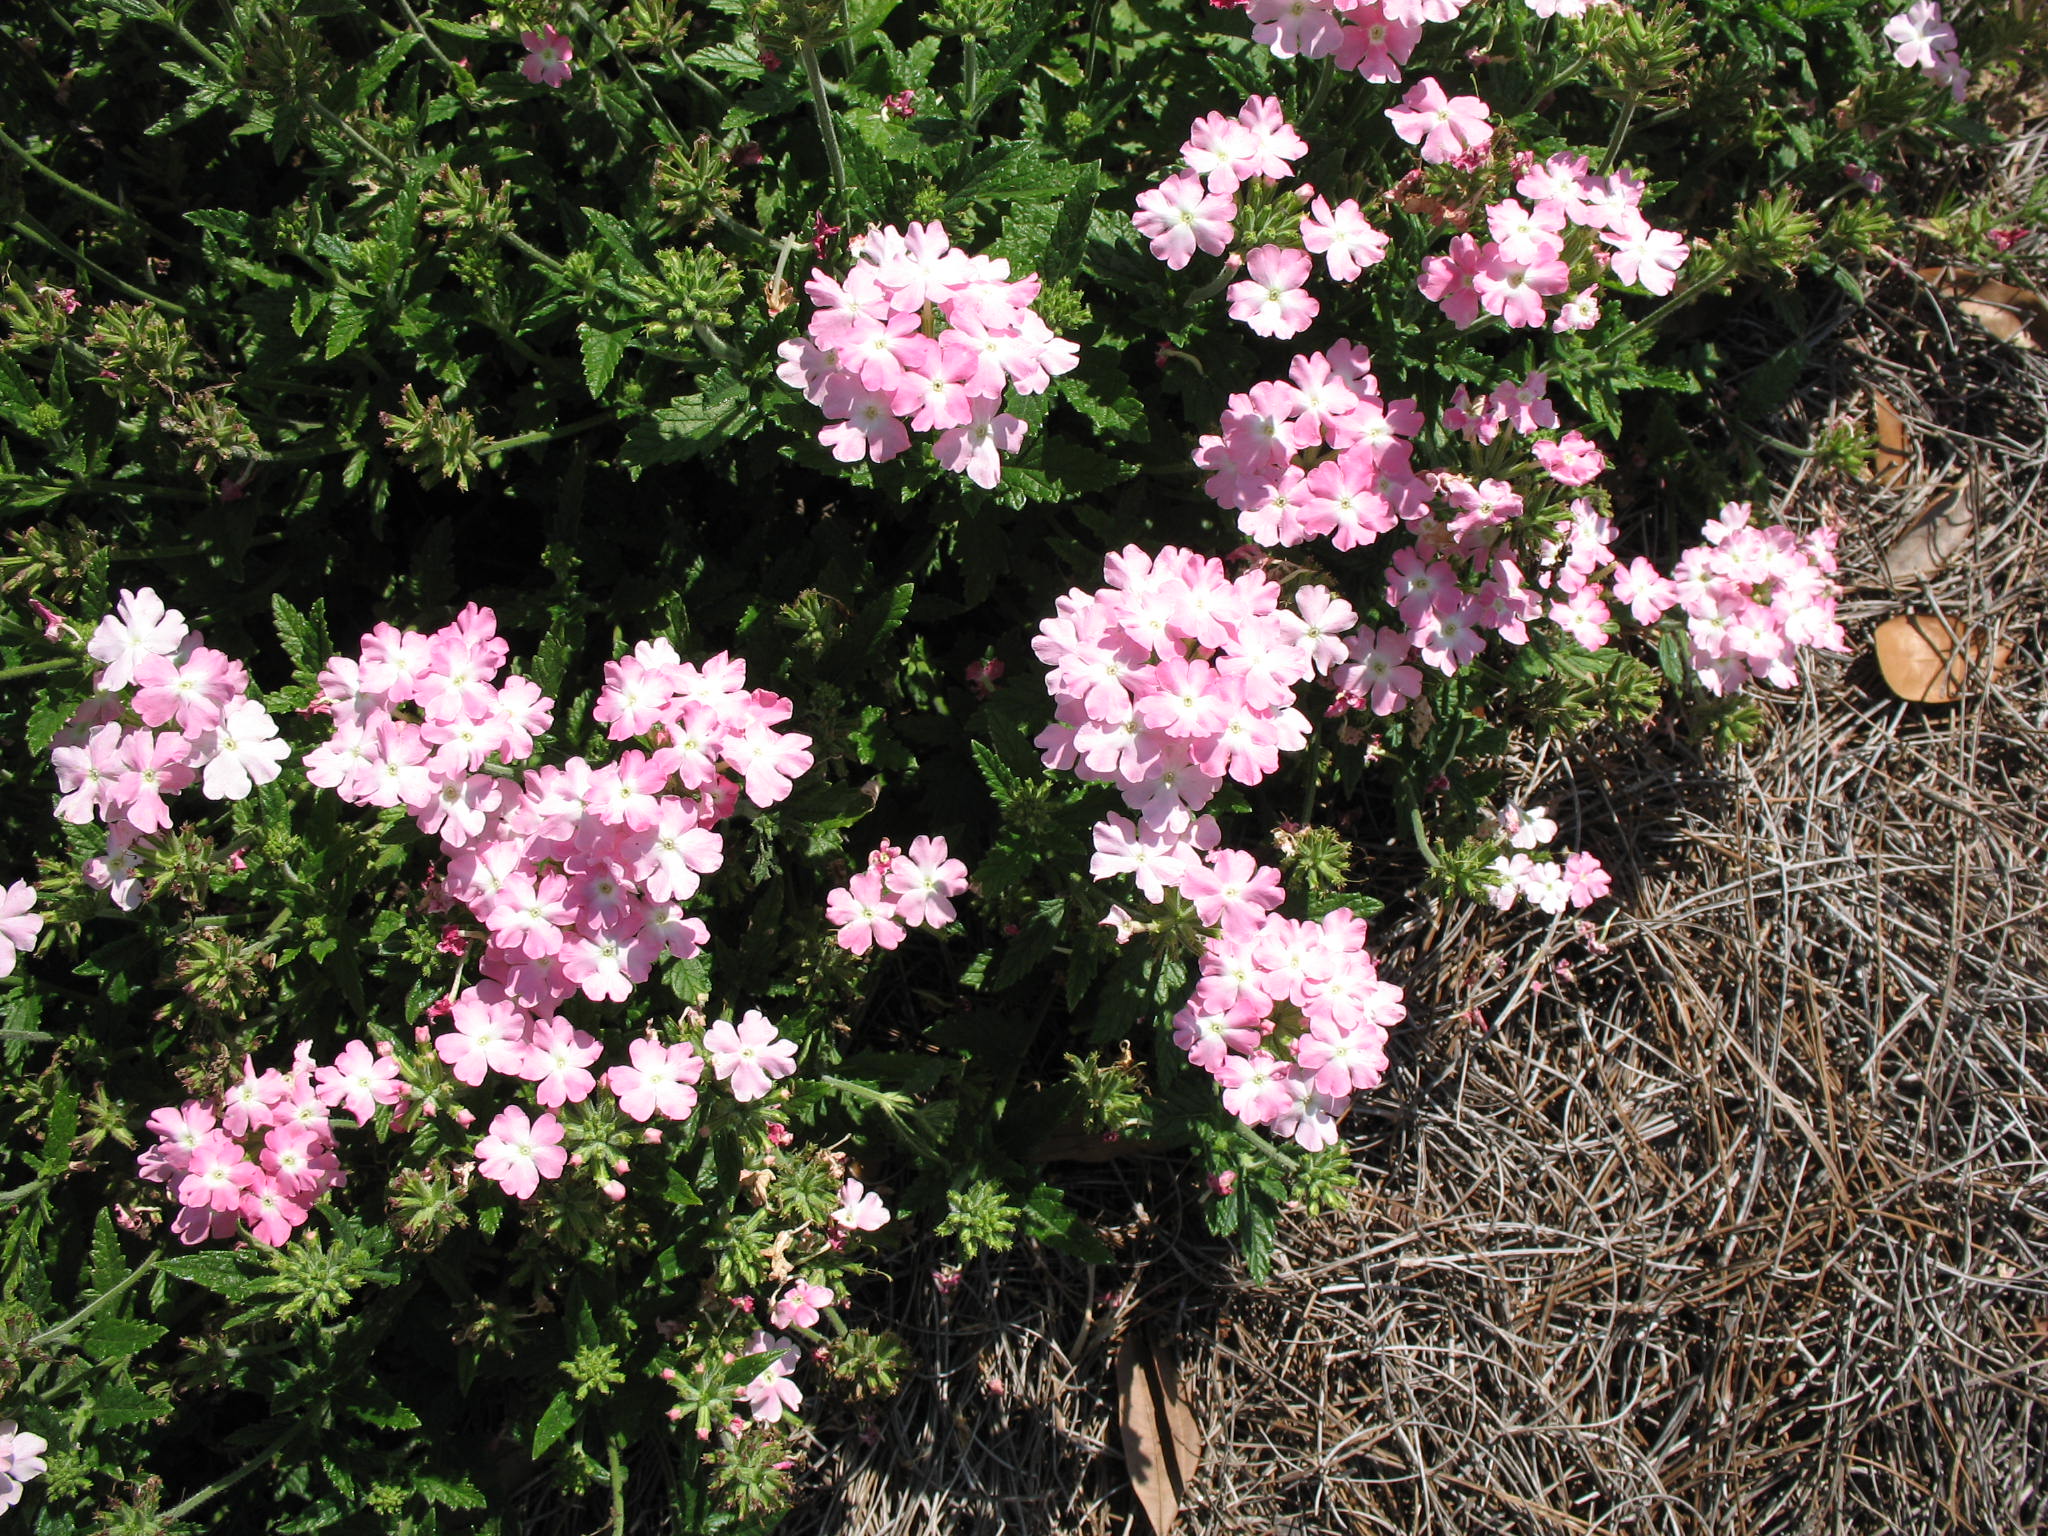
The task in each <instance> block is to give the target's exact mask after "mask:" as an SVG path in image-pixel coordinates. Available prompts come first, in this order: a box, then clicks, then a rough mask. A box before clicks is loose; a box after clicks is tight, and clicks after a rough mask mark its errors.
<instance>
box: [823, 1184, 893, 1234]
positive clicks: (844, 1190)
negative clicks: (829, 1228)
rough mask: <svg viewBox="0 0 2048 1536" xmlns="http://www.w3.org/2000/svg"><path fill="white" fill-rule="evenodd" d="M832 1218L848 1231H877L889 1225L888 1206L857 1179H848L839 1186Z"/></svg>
mask: <svg viewBox="0 0 2048 1536" xmlns="http://www.w3.org/2000/svg"><path fill="white" fill-rule="evenodd" d="M832 1219H833V1220H834V1221H836V1222H837V1223H839V1225H840V1226H842V1227H844V1228H846V1230H847V1231H849V1232H879V1231H881V1230H882V1228H884V1227H886V1226H887V1225H889V1208H888V1207H887V1206H885V1205H884V1204H882V1197H881V1196H880V1195H878V1194H876V1193H875V1192H874V1191H873V1190H871V1189H869V1188H868V1187H867V1186H866V1185H865V1184H863V1183H861V1181H860V1180H859V1179H848V1180H847V1181H846V1183H845V1184H843V1185H842V1186H841V1187H840V1190H839V1208H838V1209H837V1210H835V1211H834V1212H833V1213H832Z"/></svg>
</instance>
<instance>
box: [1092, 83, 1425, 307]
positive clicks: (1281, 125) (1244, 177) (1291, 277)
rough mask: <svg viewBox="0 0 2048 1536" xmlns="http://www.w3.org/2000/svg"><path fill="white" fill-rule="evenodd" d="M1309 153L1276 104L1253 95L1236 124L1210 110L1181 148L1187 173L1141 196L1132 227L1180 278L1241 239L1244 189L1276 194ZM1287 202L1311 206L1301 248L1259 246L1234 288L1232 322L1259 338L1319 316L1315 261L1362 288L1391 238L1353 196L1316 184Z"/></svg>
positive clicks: (1302, 219)
mask: <svg viewBox="0 0 2048 1536" xmlns="http://www.w3.org/2000/svg"><path fill="white" fill-rule="evenodd" d="M1307 153H1308V145H1307V144H1305V143H1304V142H1303V141H1302V137H1301V135H1300V134H1298V133H1296V132H1295V131H1294V129H1293V128H1292V127H1290V126H1289V125H1288V122H1287V119H1286V116H1285V114H1284V113H1283V112H1282V110H1281V107H1280V102H1279V100H1278V98H1277V97H1272V96H1253V97H1251V98H1250V99H1249V100H1247V101H1246V102H1245V104H1244V106H1243V107H1242V108H1241V109H1239V111H1238V114H1237V116H1236V117H1225V116H1224V115H1223V114H1222V113H1220V112H1211V113H1209V114H1207V115H1206V116H1204V117H1201V118H1198V119H1196V121H1195V123H1194V125H1193V127H1192V129H1191V130H1190V132H1189V135H1188V140H1187V142H1186V143H1185V144H1183V145H1182V146H1181V158H1182V160H1183V162H1184V164H1185V167H1186V168H1185V169H1183V170H1180V171H1176V172H1175V173H1174V174H1173V175H1171V176H1169V177H1167V178H1166V180H1165V181H1163V182H1162V183H1160V184H1159V185H1158V186H1156V187H1152V188H1148V189H1147V190H1146V191H1144V192H1141V193H1139V194H1138V211H1137V212H1136V213H1134V214H1132V215H1131V223H1132V224H1133V225H1134V226H1135V227H1136V229H1137V230H1138V232H1139V233H1140V234H1142V235H1143V236H1145V238H1146V239H1147V241H1148V242H1149V243H1150V246H1151V251H1152V254H1153V255H1154V256H1155V257H1157V258H1158V259H1159V260H1161V261H1163V262H1165V263H1166V264H1167V266H1169V267H1171V268H1172V269H1173V270H1174V271H1176V272H1178V271H1180V270H1181V269H1182V268H1183V267H1185V266H1187V264H1188V262H1189V261H1191V260H1192V259H1193V258H1194V254H1195V252H1196V251H1205V252H1207V253H1208V254H1209V255H1211V256H1220V255H1222V254H1223V253H1224V252H1225V251H1226V250H1228V249H1229V248H1230V243H1231V241H1232V239H1233V238H1234V237H1235V235H1236V232H1237V226H1236V220H1237V217H1238V214H1239V211H1240V210H1239V204H1238V194H1239V192H1240V191H1246V190H1248V189H1257V191H1258V194H1259V195H1261V196H1271V195H1272V193H1271V190H1270V189H1273V188H1277V187H1278V185H1279V183H1280V182H1281V180H1282V179H1283V178H1285V177H1288V176H1290V175H1292V174H1293V170H1292V166H1293V162H1294V161H1296V160H1298V159H1300V158H1301V157H1302V156H1303V155H1305V154H1307ZM1290 195H1291V196H1293V197H1294V199H1295V200H1296V201H1297V203H1299V204H1302V205H1305V206H1306V207H1307V209H1308V211H1307V212H1306V213H1304V214H1301V215H1299V217H1298V220H1297V223H1298V228H1299V230H1300V239H1301V244H1300V246H1293V245H1277V244H1271V243H1268V244H1263V245H1257V246H1254V247H1253V248H1252V249H1251V250H1249V251H1247V252H1246V253H1245V256H1244V261H1243V270H1244V274H1245V275H1244V278H1243V280H1242V281H1240V282H1236V283H1233V284H1231V286H1230V294H1229V297H1230V318H1231V319H1233V320H1241V321H1243V322H1244V323H1245V324H1246V325H1248V326H1249V327H1251V329H1252V330H1253V331H1255V332H1257V333H1258V334H1259V335H1261V336H1274V337H1281V338H1285V337H1288V336H1295V335H1298V334H1300V333H1301V332H1302V331H1304V330H1306V329H1307V328H1308V326H1309V323H1310V322H1311V321H1313V320H1314V319H1315V317H1316V316H1317V315H1318V314H1319V313H1321V311H1322V305H1321V302H1320V301H1319V300H1317V299H1316V298H1315V297H1314V296H1313V295H1312V294H1310V293H1309V292H1308V291H1307V284H1308V279H1309V275H1310V273H1311V272H1312V271H1313V270H1314V263H1313V262H1312V261H1311V260H1310V259H1309V258H1310V256H1311V255H1312V254H1313V255H1317V256H1321V257H1322V258H1323V262H1324V265H1325V266H1327V267H1328V268H1329V272H1330V276H1331V277H1332V278H1334V279H1335V280H1336V281H1338V282H1340V283H1348V282H1352V281H1355V280H1356V279H1357V277H1358V275H1359V273H1361V272H1363V271H1364V270H1365V269H1366V268H1367V267H1370V266H1374V265H1376V264H1377V263H1379V262H1380V261H1383V260H1384V259H1385V258H1386V254H1387V237H1386V235H1385V234H1384V233H1382V232H1381V231H1379V230H1377V229H1375V228H1373V226H1372V225H1370V224H1368V223H1367V222H1366V220H1365V214H1364V211H1363V210H1362V209H1361V208H1360V207H1359V206H1358V203H1357V201H1356V199H1352V198H1346V199H1345V200H1344V201H1342V202H1340V203H1338V204H1337V205H1336V206H1335V207H1334V208H1333V207H1332V206H1331V205H1330V202H1329V200H1328V199H1327V198H1323V197H1319V196H1317V195H1316V191H1315V188H1313V187H1310V186H1300V187H1297V188H1295V189H1293V191H1292V193H1291V194H1290ZM1235 260H1236V258H1234V257H1233V258H1232V261H1233V262H1235Z"/></svg>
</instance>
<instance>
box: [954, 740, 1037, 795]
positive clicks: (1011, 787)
mask: <svg viewBox="0 0 2048 1536" xmlns="http://www.w3.org/2000/svg"><path fill="white" fill-rule="evenodd" d="M967 745H968V748H969V750H971V751H972V752H973V753H974V766H975V767H977V768H979V769H980V770H981V776H982V777H983V778H984V779H986V780H987V781H988V792H989V793H990V794H992V795H994V796H995V797H996V804H997V805H1001V806H1007V805H1008V804H1009V803H1010V802H1011V801H1012V800H1014V799H1016V798H1017V791H1018V790H1020V789H1022V788H1023V787H1024V781H1023V780H1022V779H1020V778H1019V777H1018V776H1017V773H1016V770H1014V769H1013V768H1011V767H1010V765H1009V764H1008V763H1006V762H1004V761H1003V760H1002V759H1001V758H1000V757H997V756H996V754H995V749H994V748H992V747H990V746H988V745H987V744H986V743H985V742H979V741H970V742H969V743H968V744H967Z"/></svg>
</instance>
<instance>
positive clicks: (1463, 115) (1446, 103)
mask: <svg viewBox="0 0 2048 1536" xmlns="http://www.w3.org/2000/svg"><path fill="white" fill-rule="evenodd" d="M1489 112H1490V109H1489V108H1488V107H1487V105H1486V103H1485V102H1484V101H1482V100H1480V98H1478V97H1477V96H1447V95H1445V94H1444V88H1443V86H1442V85H1441V84H1439V83H1438V81H1437V79H1436V77H1435V76H1434V75H1431V76H1429V77H1428V78H1427V79H1424V80H1422V81H1420V82H1418V83H1417V84H1416V85H1414V86H1412V87H1410V89H1409V91H1408V94H1407V95H1405V96H1403V97H1402V98H1401V104H1400V105H1399V106H1398V107H1388V108H1387V118H1388V120H1389V121H1390V122H1392V123H1393V125H1394V132H1395V133H1397V134H1399V135H1400V136H1401V138H1402V140H1403V141H1404V142H1406V143H1409V144H1419V145H1421V146H1422V158H1423V159H1424V160H1425V161H1426V162H1428V163H1429V164H1431V165H1443V164H1446V163H1448V162H1450V161H1452V160H1455V159H1457V158H1458V156H1460V155H1462V154H1464V153H1465V152H1466V151H1467V150H1474V149H1479V148H1482V147H1484V146H1485V145H1486V144H1487V143H1488V142H1489V141H1490V140H1491V139H1492V138H1493V125H1492V124H1491V123H1490V122H1488V121H1487V117H1488V115H1489Z"/></svg>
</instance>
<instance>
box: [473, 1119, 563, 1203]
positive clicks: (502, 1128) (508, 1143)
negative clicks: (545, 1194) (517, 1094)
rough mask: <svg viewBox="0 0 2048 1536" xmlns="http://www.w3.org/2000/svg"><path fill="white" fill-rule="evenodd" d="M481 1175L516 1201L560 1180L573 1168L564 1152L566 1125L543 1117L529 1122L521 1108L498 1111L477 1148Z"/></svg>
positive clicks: (478, 1170) (478, 1169) (478, 1168)
mask: <svg viewBox="0 0 2048 1536" xmlns="http://www.w3.org/2000/svg"><path fill="white" fill-rule="evenodd" d="M476 1156H477V1172H479V1173H481V1174H482V1175H483V1176H484V1177H485V1178H487V1179H495V1180H496V1181H497V1183H498V1187H499V1188H501V1189H503V1190H504V1191H505V1193H506V1194H508V1195H510V1196H511V1197H512V1198H513V1199H515V1200H525V1199H528V1198H530V1197H531V1196H532V1194H533V1192H534V1191H535V1190H537V1189H539V1188H540V1181H541V1180H542V1179H553V1178H558V1177H560V1175H561V1172H562V1170H563V1169H564V1168H566V1167H567V1166H568V1164H569V1154H568V1153H567V1152H565V1151H563V1150H562V1122H561V1121H559V1120H557V1119H556V1118H555V1117H554V1116H553V1115H549V1114H543V1115H542V1116H540V1118H539V1119H537V1120H529V1119H528V1118H527V1115H526V1111H525V1110H523V1109H521V1108H520V1107H519V1106H518V1105H517V1104H513V1105H508V1106H507V1107H506V1108H504V1109H501V1110H499V1111H498V1113H497V1115H496V1116H495V1117H493V1119H492V1120H491V1129H490V1133H489V1134H488V1135H486V1136H485V1137H483V1138H482V1139H481V1140H480V1141H478V1142H477V1144H476Z"/></svg>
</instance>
